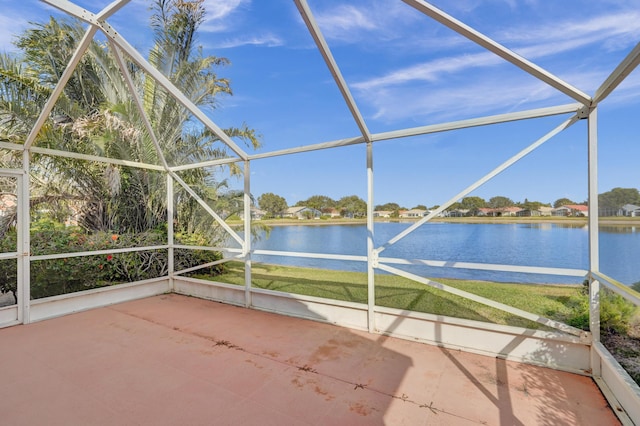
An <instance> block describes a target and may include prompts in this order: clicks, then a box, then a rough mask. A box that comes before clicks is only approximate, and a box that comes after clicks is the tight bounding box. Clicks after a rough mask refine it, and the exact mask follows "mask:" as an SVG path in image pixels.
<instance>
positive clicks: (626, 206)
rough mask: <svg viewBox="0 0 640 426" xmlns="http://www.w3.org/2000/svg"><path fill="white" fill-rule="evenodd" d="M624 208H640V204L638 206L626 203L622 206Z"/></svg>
mask: <svg viewBox="0 0 640 426" xmlns="http://www.w3.org/2000/svg"><path fill="white" fill-rule="evenodd" d="M622 209H623V210H627V211H629V210H640V206H636V205H635V204H625V205H624V206H622Z"/></svg>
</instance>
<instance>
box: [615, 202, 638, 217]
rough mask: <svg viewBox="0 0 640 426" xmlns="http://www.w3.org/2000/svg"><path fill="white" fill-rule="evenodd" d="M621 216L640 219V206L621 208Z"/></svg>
mask: <svg viewBox="0 0 640 426" xmlns="http://www.w3.org/2000/svg"><path fill="white" fill-rule="evenodd" d="M619 216H630V217H638V216H640V206H636V205H633V204H625V205H624V206H622V208H620V213H619Z"/></svg>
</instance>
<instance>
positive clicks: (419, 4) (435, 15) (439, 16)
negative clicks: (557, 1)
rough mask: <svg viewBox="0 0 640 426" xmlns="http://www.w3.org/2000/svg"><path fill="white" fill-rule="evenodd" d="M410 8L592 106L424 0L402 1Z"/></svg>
mask: <svg viewBox="0 0 640 426" xmlns="http://www.w3.org/2000/svg"><path fill="white" fill-rule="evenodd" d="M402 1H404V2H405V3H406V4H408V5H409V6H411V7H413V8H414V9H417V10H419V11H420V12H422V13H424V14H425V15H427V16H429V17H430V18H432V19H434V20H436V21H438V22H440V23H441V24H442V25H444V26H446V27H448V28H450V29H452V30H453V31H455V32H457V33H458V34H460V35H462V36H464V37H466V38H468V39H469V40H471V41H473V42H474V43H476V44H479V45H480V46H482V47H484V48H485V49H487V50H489V51H491V52H493V53H495V54H496V55H498V56H500V57H501V58H502V59H504V60H506V61H508V62H511V63H512V64H514V65H515V66H517V67H518V68H520V69H522V70H524V71H526V72H527V73H529V74H531V75H532V76H534V77H536V78H538V79H539V80H542V81H544V82H545V83H547V84H548V85H550V86H551V87H554V88H556V89H558V90H559V91H561V92H562V93H564V94H565V95H567V96H570V97H572V98H573V99H575V100H576V101H578V102H580V103H581V104H583V105H587V106H589V105H591V103H592V99H591V97H590V96H589V95H587V94H586V93H584V92H582V91H581V90H579V89H577V88H575V87H573V86H572V85H570V84H569V83H567V82H565V81H563V80H561V79H560V78H558V77H557V76H555V75H553V74H551V73H550V72H549V71H547V70H545V69H543V68H542V67H540V66H538V65H536V64H534V63H533V62H531V61H528V60H527V59H525V58H523V57H522V56H520V55H517V54H516V53H514V52H512V51H511V50H509V49H507V48H506V47H504V46H502V45H501V44H499V43H497V42H496V41H494V40H492V39H490V38H489V37H487V36H485V35H484V34H482V33H480V32H479V31H476V30H474V29H473V28H471V27H470V26H468V25H466V24H464V23H462V22H460V21H458V20H457V19H455V18H454V17H452V16H450V15H447V14H446V13H444V12H443V11H441V10H440V9H438V8H436V7H434V6H432V5H430V4H429V3H427V2H425V1H423V0H402Z"/></svg>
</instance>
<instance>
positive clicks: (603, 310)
mask: <svg viewBox="0 0 640 426" xmlns="http://www.w3.org/2000/svg"><path fill="white" fill-rule="evenodd" d="M583 284H584V287H583V291H584V292H585V293H586V294H589V282H588V281H586V280H585V282H584V283H583ZM572 308H573V310H574V313H573V315H572V316H571V317H570V318H568V320H567V324H569V325H571V326H574V327H577V328H580V329H582V330H589V300H588V299H584V300H581V301H580V302H579V304H577V305H575V306H573V307H572ZM637 309H638V308H637V307H636V306H635V305H634V304H633V303H631V302H629V301H628V300H626V299H625V298H624V297H622V296H620V295H619V294H616V293H614V292H612V291H611V290H609V289H607V288H601V290H600V329H601V330H604V331H608V332H616V333H620V334H627V333H628V332H629V329H630V327H631V323H632V320H633V317H634V314H635V313H636V312H637Z"/></svg>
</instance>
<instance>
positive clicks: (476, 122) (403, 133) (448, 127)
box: [172, 103, 583, 170]
mask: <svg viewBox="0 0 640 426" xmlns="http://www.w3.org/2000/svg"><path fill="white" fill-rule="evenodd" d="M582 108H583V105H582V104H578V103H574V104H566V105H558V106H552V107H546V108H538V109H532V110H527V111H519V112H510V113H506V114H498V115H491V116H487V117H480V118H471V119H466V120H459V121H451V122H448V123H442V124H433V125H429V126H421V127H413V128H409V129H401V130H393V131H390V132H382V133H374V134H372V135H371V141H372V142H379V141H386V140H389V139H398V138H404V137H410V136H420V135H428V134H432V133H441V132H449V131H452V130H459V129H468V128H472V127H481V126H488V125H491V124H500V123H508V122H512V121H520V120H528V119H533V118H541V117H551V116H555V115H563V114H570V113H574V114H575V113H577V112H578V111H580V110H581V109H582ZM366 142H367V141H366V139H365V138H364V137H363V136H357V137H353V138H345V139H339V140H335V141H330V142H322V143H318V144H313V145H305V146H300V147H295V148H288V149H282V150H278V151H271V152H264V153H260V154H253V155H249V159H250V160H257V159H261V158H270V157H278V156H282V155H291V154H299V153H303V152H311V151H319V150H323V149H330V148H337V147H342V146H351V145H358V144H363V143H366ZM217 161H224V160H217ZM227 162H230V161H228V160H227ZM199 164H201V165H202V166H207V165H209V162H204V163H199ZM211 164H214V162H213V161H212V162H211ZM215 164H217V163H215ZM195 166H196V165H195V164H194V165H188V166H179V167H172V170H186V169H190V168H194V167H195Z"/></svg>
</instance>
